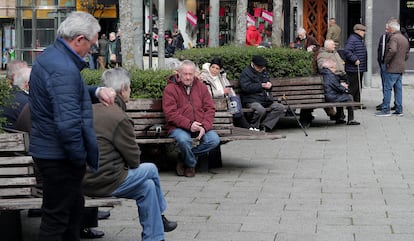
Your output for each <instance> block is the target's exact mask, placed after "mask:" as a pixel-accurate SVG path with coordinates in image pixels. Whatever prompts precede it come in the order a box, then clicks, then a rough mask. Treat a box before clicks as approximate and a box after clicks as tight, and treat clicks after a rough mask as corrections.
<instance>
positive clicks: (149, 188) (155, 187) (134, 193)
mask: <svg viewBox="0 0 414 241" xmlns="http://www.w3.org/2000/svg"><path fill="white" fill-rule="evenodd" d="M112 196H115V197H119V198H128V199H134V200H135V201H136V203H137V207H138V215H139V221H140V223H141V226H142V233H141V238H142V241H153V240H164V225H163V223H162V218H161V214H162V213H163V212H164V210H165V209H166V208H167V204H166V201H165V199H164V194H163V192H162V189H161V184H160V177H159V175H158V169H157V167H156V166H155V165H154V164H153V163H141V164H140V165H139V167H138V168H135V169H129V170H128V176H127V177H126V178H125V180H124V182H123V183H122V184H121V185H120V186H119V187H118V188H117V189H116V190H115V191H114V192H113V193H112Z"/></svg>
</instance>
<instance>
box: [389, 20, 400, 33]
mask: <svg viewBox="0 0 414 241" xmlns="http://www.w3.org/2000/svg"><path fill="white" fill-rule="evenodd" d="M388 27H389V28H390V29H392V30H394V32H395V31H400V24H399V23H398V22H396V21H393V22H390V23H389V24H388Z"/></svg>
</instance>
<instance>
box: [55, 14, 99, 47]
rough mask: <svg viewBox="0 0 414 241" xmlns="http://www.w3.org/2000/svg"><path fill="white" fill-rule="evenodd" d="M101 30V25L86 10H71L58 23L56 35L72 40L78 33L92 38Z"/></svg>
mask: <svg viewBox="0 0 414 241" xmlns="http://www.w3.org/2000/svg"><path fill="white" fill-rule="evenodd" d="M100 31H101V26H100V25H99V22H98V20H96V18H95V17H94V16H92V15H91V14H89V13H86V12H71V13H70V14H69V16H68V17H67V18H66V19H65V20H64V21H63V22H62V23H61V24H60V26H59V28H58V30H57V36H58V37H61V38H64V39H68V40H72V39H74V38H76V37H77V36H79V35H83V36H85V38H87V39H89V40H92V39H93V37H94V36H95V35H96V34H97V33H99V32H100Z"/></svg>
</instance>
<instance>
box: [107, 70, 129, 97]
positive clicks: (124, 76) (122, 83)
mask: <svg viewBox="0 0 414 241" xmlns="http://www.w3.org/2000/svg"><path fill="white" fill-rule="evenodd" d="M101 82H102V85H103V86H105V87H110V88H113V89H114V90H115V92H116V93H119V92H120V91H121V88H123V89H124V90H126V89H128V87H130V86H131V78H130V76H129V73H128V71H127V70H126V69H124V68H113V69H108V70H105V72H104V73H103V74H102V78H101Z"/></svg>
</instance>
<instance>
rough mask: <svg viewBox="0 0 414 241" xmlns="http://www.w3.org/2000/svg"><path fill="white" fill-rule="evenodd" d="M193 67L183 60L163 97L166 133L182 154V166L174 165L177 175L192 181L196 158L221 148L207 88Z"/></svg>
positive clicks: (212, 104) (212, 105) (213, 108)
mask: <svg viewBox="0 0 414 241" xmlns="http://www.w3.org/2000/svg"><path fill="white" fill-rule="evenodd" d="M195 71H196V66H195V64H194V63H193V62H192V61H190V60H184V61H183V62H182V64H181V66H180V67H179V69H178V74H177V75H173V76H171V77H170V78H169V79H168V83H167V86H166V87H165V89H164V91H163V95H162V108H163V111H164V115H165V120H166V122H167V125H166V127H167V130H168V134H169V136H170V137H173V138H174V139H175V140H176V141H177V144H178V147H179V149H180V151H181V155H182V158H183V159H184V163H182V162H178V163H177V170H176V171H177V175H178V176H186V177H194V176H195V166H196V164H197V160H196V155H200V154H204V153H207V152H208V151H210V150H212V149H214V148H216V147H217V146H218V145H219V144H220V138H219V136H218V135H217V133H216V132H214V131H213V130H211V128H212V127H213V120H214V114H215V107H214V103H213V100H212V98H211V95H210V92H209V91H208V89H207V87H206V85H205V84H204V83H203V82H201V81H200V79H199V78H197V77H196V76H195Z"/></svg>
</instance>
